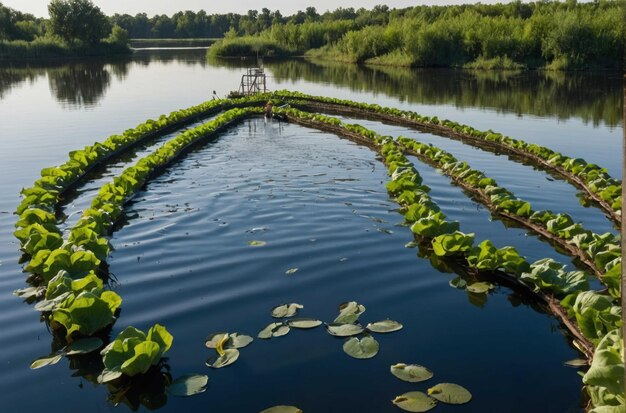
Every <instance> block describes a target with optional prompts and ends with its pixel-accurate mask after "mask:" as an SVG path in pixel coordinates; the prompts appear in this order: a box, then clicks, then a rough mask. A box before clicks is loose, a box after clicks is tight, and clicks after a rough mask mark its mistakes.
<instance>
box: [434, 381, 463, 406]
mask: <svg viewBox="0 0 626 413" xmlns="http://www.w3.org/2000/svg"><path fill="white" fill-rule="evenodd" d="M428 395H429V396H430V397H433V398H435V399H437V400H439V401H440V402H443V403H447V404H465V403H469V402H470V400H472V394H471V393H470V392H469V391H468V390H467V389H466V388H465V387H463V386H459V385H458V384H454V383H439V384H437V385H435V386H433V387H431V388H429V389H428Z"/></svg>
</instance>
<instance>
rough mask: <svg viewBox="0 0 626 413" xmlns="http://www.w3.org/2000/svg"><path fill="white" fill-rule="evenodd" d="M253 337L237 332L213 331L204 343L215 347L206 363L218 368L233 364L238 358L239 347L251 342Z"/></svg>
mask: <svg viewBox="0 0 626 413" xmlns="http://www.w3.org/2000/svg"><path fill="white" fill-rule="evenodd" d="M253 340H254V339H253V338H252V337H250V336H246V335H244V334H239V333H214V334H211V335H210V336H209V337H207V340H206V341H205V343H204V344H205V345H206V346H207V347H208V348H211V349H215V352H216V354H215V355H214V356H211V357H209V358H208V359H207V361H206V363H205V364H206V365H207V366H209V367H211V368H214V369H219V368H222V367H226V366H229V365H231V364H233V363H234V362H235V361H237V359H238V358H239V349H240V348H244V347H246V346H247V345H248V344H250V343H252V341H253Z"/></svg>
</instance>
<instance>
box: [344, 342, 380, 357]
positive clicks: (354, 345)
mask: <svg viewBox="0 0 626 413" xmlns="http://www.w3.org/2000/svg"><path fill="white" fill-rule="evenodd" d="M379 347H380V346H379V344H378V341H376V340H375V339H374V337H369V336H367V337H363V338H362V339H360V340H359V339H358V338H356V337H351V338H349V339H347V340H346V342H345V343H343V351H345V352H346V354H347V355H349V356H350V357H354V358H355V359H371V358H372V357H374V356H375V355H376V354H378V349H379Z"/></svg>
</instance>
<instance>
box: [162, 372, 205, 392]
mask: <svg viewBox="0 0 626 413" xmlns="http://www.w3.org/2000/svg"><path fill="white" fill-rule="evenodd" d="M208 383H209V377H208V376H206V375H204V374H185V375H184V376H180V377H179V378H177V379H176V380H174V381H173V382H172V383H171V384H170V385H169V387H168V388H167V392H168V393H169V394H171V395H172V396H180V397H185V396H193V395H195V394H200V393H204V392H205V391H206V386H207V384H208Z"/></svg>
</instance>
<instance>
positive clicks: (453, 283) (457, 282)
mask: <svg viewBox="0 0 626 413" xmlns="http://www.w3.org/2000/svg"><path fill="white" fill-rule="evenodd" d="M448 284H450V287H453V288H458V289H459V290H464V289H465V287H467V281H465V280H464V279H463V278H461V277H456V278H455V279H453V280H450V282H449V283H448Z"/></svg>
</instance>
